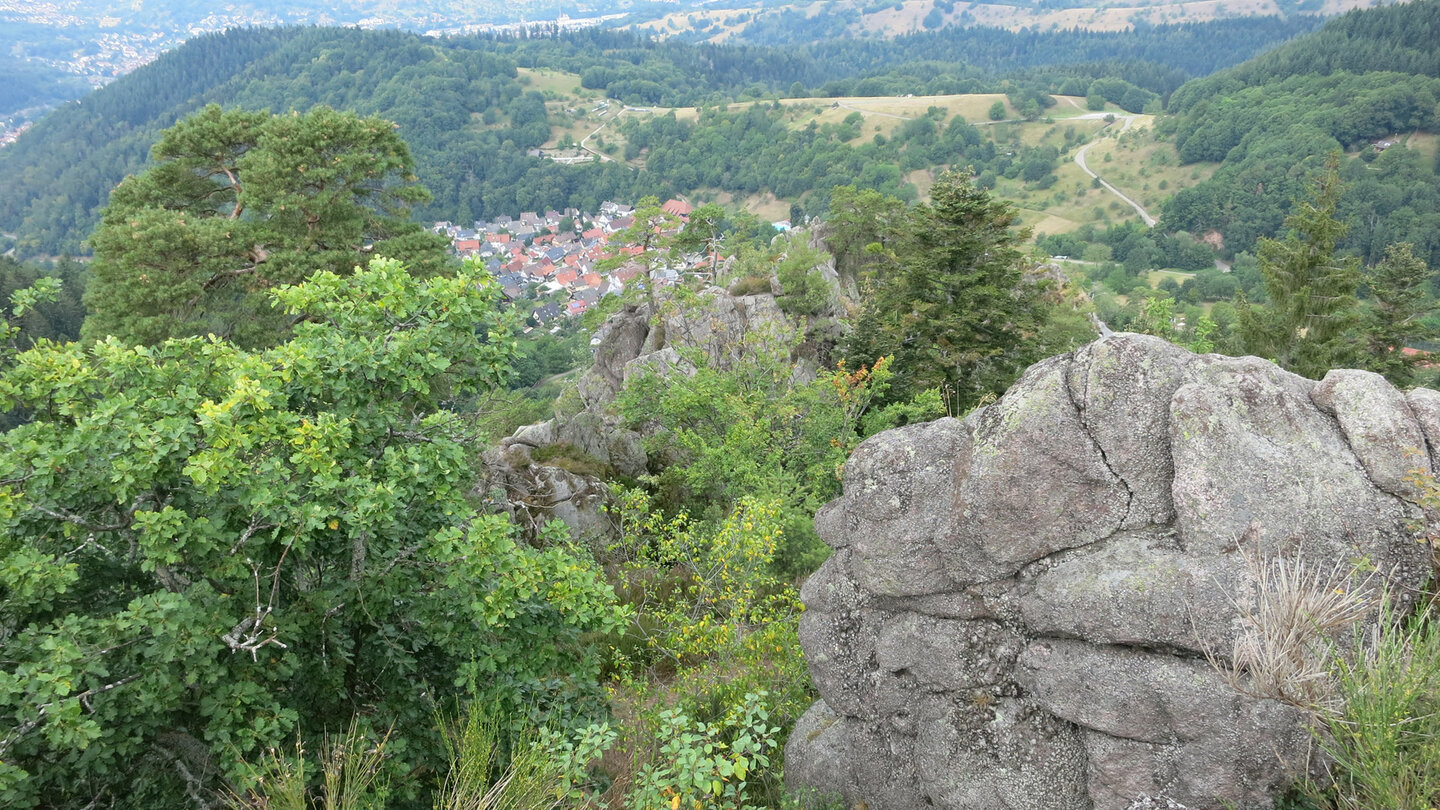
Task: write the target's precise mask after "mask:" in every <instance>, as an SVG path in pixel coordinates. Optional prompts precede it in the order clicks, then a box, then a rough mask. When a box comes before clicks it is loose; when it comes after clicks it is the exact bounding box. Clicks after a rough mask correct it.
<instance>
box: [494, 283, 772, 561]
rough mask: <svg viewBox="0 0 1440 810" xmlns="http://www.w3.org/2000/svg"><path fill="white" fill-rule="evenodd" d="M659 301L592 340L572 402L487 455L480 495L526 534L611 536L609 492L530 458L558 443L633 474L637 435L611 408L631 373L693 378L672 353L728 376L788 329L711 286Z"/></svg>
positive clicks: (640, 461)
mask: <svg viewBox="0 0 1440 810" xmlns="http://www.w3.org/2000/svg"><path fill="white" fill-rule="evenodd" d="M662 303H664V304H665V306H663V308H662V312H661V314H660V316H659V317H652V315H651V312H650V310H649V308H648V307H646V306H634V307H628V308H626V309H624V310H622V311H620V312H618V313H616V314H615V315H613V316H611V317H610V319H609V320H607V321H606V322H605V324H604V325H603V326H601V328H600V329H598V330H597V331H596V334H595V337H594V338H593V339H592V341H591V342H592V346H593V350H594V355H595V361H594V363H593V364H592V365H591V367H590V368H589V369H588V370H587V371H586V372H585V373H584V374H583V375H581V377H580V379H579V381H578V382H577V383H576V385H575V389H574V391H573V394H572V395H570V396H565V397H562V398H561V401H560V402H559V403H557V404H556V414H555V418H554V419H550V420H547V421H545V422H541V423H539V424H535V425H526V426H525V427H522V428H520V429H519V430H517V431H515V433H514V435H512V436H510V437H508V438H506V439H504V440H502V441H501V442H500V447H499V448H498V449H496V450H493V451H491V452H489V453H487V455H486V462H487V463H486V465H485V466H486V478H485V480H484V481H482V482H481V483H480V485H479V487H478V488H479V491H480V494H482V495H485V494H486V493H489V492H490V491H491V490H498V491H500V492H502V493H503V495H502V496H501V497H498V498H494V499H492V500H493V501H494V502H495V504H496V505H497V507H498V508H500V509H503V510H504V511H506V512H508V513H509V514H510V515H511V516H512V517H513V518H514V519H515V521H516V522H517V523H518V524H519V525H520V526H521V527H522V529H524V530H525V531H526V533H527V535H530V536H533V534H534V530H535V529H536V528H537V527H539V526H540V525H543V524H544V523H545V522H546V521H548V520H552V519H554V520H561V521H563V522H565V523H566V524H567V525H568V526H569V527H570V529H571V531H572V532H573V533H574V535H575V536H576V537H582V538H586V537H594V536H598V535H606V534H608V533H609V532H610V531H611V529H612V520H611V516H610V515H609V514H608V513H607V512H606V511H605V508H604V507H605V505H606V504H607V503H608V500H609V494H608V490H607V488H606V487H605V486H604V485H603V484H602V483H601V482H600V481H599V480H598V479H595V478H591V477H588V476H584V475H576V474H574V473H571V472H568V471H566V470H563V469H560V468H559V467H555V466H551V465H546V464H543V463H537V462H536V461H535V460H534V458H533V457H532V453H533V451H535V450H538V449H540V448H543V447H547V446H550V445H556V444H564V445H568V446H570V447H572V448H574V449H575V450H577V451H579V452H580V453H583V454H584V455H585V456H588V457H590V458H593V459H595V460H596V461H598V462H600V463H601V464H604V465H606V466H607V467H609V468H610V469H612V470H614V471H615V472H617V473H619V474H620V475H623V476H630V477H634V476H638V475H640V474H642V473H644V472H646V469H647V467H648V466H649V465H650V461H651V460H650V459H649V457H648V456H647V455H646V452H645V447H644V445H643V443H642V440H643V436H642V435H641V434H640V433H638V432H636V431H634V430H630V429H628V428H627V427H625V426H624V425H623V424H622V423H621V419H620V415H619V414H618V413H616V412H615V408H614V401H615V398H616V397H617V396H619V394H620V392H621V391H622V390H623V389H624V387H625V383H626V382H627V381H628V380H630V379H631V378H632V377H634V376H636V375H638V374H649V373H656V374H693V373H694V372H695V367H694V366H693V365H691V364H690V363H689V362H688V361H687V360H685V359H684V357H683V356H682V354H681V351H680V350H696V351H699V352H701V353H702V354H703V355H704V356H705V357H706V360H707V362H709V363H710V364H711V365H712V366H714V367H718V368H726V367H729V366H730V365H733V364H734V363H737V362H743V361H744V359H745V357H746V352H747V351H753V350H754V349H755V348H756V346H757V345H758V343H757V342H759V343H763V342H764V341H766V340H768V339H771V338H774V339H779V338H780V336H781V335H783V333H784V330H786V329H788V328H789V327H788V325H787V323H786V321H785V316H784V314H783V313H781V311H780V308H779V307H778V306H776V304H775V299H774V297H773V296H769V295H748V296H732V295H730V294H728V293H726V292H725V291H724V290H721V289H718V288H711V289H708V290H705V291H703V292H701V293H699V294H698V296H696V300H695V301H694V302H693V303H692V304H690V305H688V306H680V305H677V304H674V302H670V301H666V302H662Z"/></svg>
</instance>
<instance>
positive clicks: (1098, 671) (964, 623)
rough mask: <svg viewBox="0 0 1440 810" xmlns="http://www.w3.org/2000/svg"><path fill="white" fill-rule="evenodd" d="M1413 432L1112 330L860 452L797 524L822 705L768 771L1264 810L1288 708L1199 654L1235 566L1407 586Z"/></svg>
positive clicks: (1098, 800) (1292, 382) (978, 803)
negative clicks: (810, 570) (809, 516)
mask: <svg viewBox="0 0 1440 810" xmlns="http://www.w3.org/2000/svg"><path fill="white" fill-rule="evenodd" d="M1437 439H1440V395H1437V394H1435V393H1434V392H1428V391H1413V392H1410V393H1408V394H1402V393H1400V392H1397V391H1395V390H1394V389H1393V388H1391V387H1390V386H1389V385H1388V384H1387V383H1385V382H1384V380H1383V379H1380V378H1378V377H1376V376H1375V375H1370V374H1367V373H1365V372H1354V371H1335V372H1331V374H1330V375H1329V376H1327V377H1326V379H1325V380H1324V381H1322V382H1318V383H1317V382H1315V381H1312V380H1307V379H1304V378H1302V377H1298V376H1296V375H1294V374H1290V373H1288V372H1285V371H1283V370H1281V369H1279V368H1277V367H1276V366H1274V365H1273V364H1271V363H1268V362H1266V361H1263V360H1259V359H1257V358H1253V357H1250V358H1229V357H1221V356H1217V355H1203V356H1202V355H1194V354H1191V353H1189V352H1186V351H1185V350H1183V349H1180V348H1177V347H1175V346H1173V345H1171V344H1169V343H1166V342H1164V341H1162V340H1159V339H1157V338H1152V337H1146V336H1142V335H1129V334H1120V335H1113V336H1110V337H1107V338H1105V339H1102V340H1100V341H1096V342H1095V343H1092V344H1090V345H1088V346H1085V347H1083V348H1081V349H1079V350H1078V351H1076V352H1073V353H1071V354H1068V355H1064V356H1061V357H1057V358H1052V359H1050V360H1047V361H1044V362H1042V363H1040V364H1037V365H1036V366H1034V367H1032V368H1031V369H1030V370H1029V371H1027V372H1026V374H1025V375H1024V376H1023V377H1022V378H1021V379H1020V380H1019V381H1018V382H1017V383H1016V384H1015V385H1014V386H1012V388H1011V389H1010V391H1009V392H1007V393H1006V395H1005V396H1004V397H1002V398H1001V399H1000V400H999V401H998V402H996V403H995V404H993V405H991V406H989V407H987V408H984V409H981V410H979V411H976V412H974V413H972V414H970V415H969V416H967V417H966V418H965V419H963V420H956V419H942V420H939V421H936V422H931V423H928V424H922V425H911V426H907V427H904V428H900V429H897V430H893V431H888V432H886V433H882V434H880V435H877V436H874V437H872V438H871V439H869V440H867V441H866V442H865V443H863V444H862V445H861V446H860V447H859V448H858V449H857V450H856V451H855V454H854V455H853V456H852V458H851V460H850V462H849V463H848V464H847V465H846V469H845V480H844V494H843V495H842V496H841V497H840V498H838V499H837V500H835V501H833V502H831V503H830V504H828V505H826V506H825V507H824V508H823V509H822V510H821V511H820V513H819V514H818V515H817V517H816V528H817V531H818V532H819V534H820V536H821V537H822V538H823V539H824V540H825V541H826V542H827V543H828V544H829V545H830V546H832V547H833V548H835V549H836V551H835V553H834V554H833V555H832V557H831V558H830V560H829V561H827V562H826V563H825V565H824V566H822V567H821V569H820V570H819V571H818V572H817V573H816V574H814V575H813V576H812V577H811V578H810V579H809V581H807V582H806V583H805V586H804V588H803V589H802V594H801V595H802V598H803V599H804V600H805V602H806V613H805V615H804V616H803V618H802V620H801V627H800V640H801V644H802V646H803V648H804V650H805V654H806V656H807V659H808V661H809V664H810V670H811V674H812V677H813V680H814V682H815V685H816V688H817V689H818V690H819V692H820V695H821V697H822V700H821V701H819V702H817V703H816V704H815V706H814V707H813V708H812V709H811V711H810V712H809V713H808V714H807V715H806V716H805V718H804V719H803V720H802V721H801V723H800V724H799V726H797V728H796V730H795V732H794V733H793V734H792V735H791V737H790V742H789V744H788V747H787V750H786V772H787V779H788V780H789V781H790V783H791V785H792V786H794V787H809V788H813V789H815V790H816V791H818V792H819V793H821V794H827V793H828V794H834V793H838V794H841V795H842V796H843V797H844V798H845V801H846V803H847V805H848V806H852V807H853V806H860V805H861V804H862V803H863V804H864V805H865V806H868V807H872V808H885V809H886V810H911V808H914V809H915V810H921V808H943V809H944V810H994V809H995V808H1017V810H1018V808H1026V809H1027V810H1029V809H1030V808H1054V809H1055V810H1081V809H1082V808H1095V810H1126V809H1127V808H1131V807H1188V808H1192V809H1194V810H1198V808H1219V807H1221V806H1227V807H1236V808H1269V807H1271V806H1272V797H1273V796H1275V795H1277V794H1279V793H1280V792H1282V791H1283V790H1284V789H1285V788H1286V787H1287V786H1288V785H1289V784H1291V783H1292V782H1293V781H1294V780H1295V779H1296V778H1297V777H1299V776H1300V775H1302V774H1304V773H1305V767H1306V766H1305V762H1306V757H1307V753H1308V749H1309V747H1310V742H1311V741H1310V737H1309V733H1308V731H1307V730H1306V728H1305V726H1304V719H1303V716H1302V713H1301V712H1299V711H1298V710H1296V709H1294V708H1292V707H1289V706H1285V705H1282V704H1280V703H1278V702H1275V701H1272V700H1265V699H1258V698H1254V697H1247V696H1244V695H1241V694H1239V693H1237V692H1236V691H1235V690H1233V689H1231V688H1230V687H1229V686H1228V685H1227V684H1226V683H1225V680H1224V678H1222V677H1221V675H1220V674H1219V673H1217V672H1216V671H1215V669H1214V668H1213V667H1212V666H1211V664H1210V663H1209V662H1208V661H1207V660H1206V654H1207V652H1208V653H1211V654H1218V655H1220V656H1221V657H1222V658H1223V656H1224V654H1225V652H1226V651H1228V649H1229V645H1230V644H1231V643H1232V642H1233V641H1234V639H1235V637H1236V635H1237V634H1238V633H1240V632H1242V631H1243V629H1244V622H1243V616H1242V608H1243V606H1244V605H1245V604H1246V600H1250V599H1253V598H1254V591H1255V586H1254V581H1253V579H1254V573H1253V566H1252V565H1250V564H1249V563H1247V557H1248V558H1249V560H1250V561H1253V560H1257V559H1258V560H1264V559H1274V558H1276V557H1282V556H1283V557H1287V558H1291V559H1295V558H1301V559H1304V560H1306V561H1307V562H1310V563H1312V564H1314V565H1317V566H1320V567H1324V568H1329V567H1331V566H1335V565H1339V566H1341V567H1342V568H1345V567H1346V566H1350V567H1351V568H1365V569H1368V570H1374V571H1379V572H1382V573H1383V575H1384V577H1386V578H1388V579H1389V580H1390V584H1391V585H1403V586H1407V587H1411V588H1414V587H1418V586H1419V585H1420V584H1421V583H1422V582H1423V580H1424V578H1425V575H1426V573H1427V572H1428V559H1427V552H1426V550H1425V549H1424V548H1422V547H1420V546H1418V545H1417V544H1416V543H1415V542H1414V540H1413V539H1412V537H1411V535H1410V531H1409V521H1412V520H1413V519H1415V518H1416V517H1417V516H1418V514H1419V513H1418V511H1417V509H1416V507H1415V506H1414V504H1413V500H1414V495H1415V494H1416V493H1415V490H1414V485H1413V483H1408V482H1407V480H1406V479H1407V476H1408V475H1409V473H1410V471H1411V470H1421V471H1425V472H1428V471H1430V470H1432V469H1434V468H1433V466H1432V464H1433V455H1432V454H1433V447H1434V442H1435V441H1436V440H1437ZM1357 576H1358V575H1357Z"/></svg>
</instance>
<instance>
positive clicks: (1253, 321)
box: [1240, 154, 1360, 379]
mask: <svg viewBox="0 0 1440 810" xmlns="http://www.w3.org/2000/svg"><path fill="white" fill-rule="evenodd" d="M1339 160H1340V158H1339V155H1336V154H1332V155H1331V156H1330V158H1329V159H1328V160H1327V161H1326V165H1325V170H1324V171H1323V172H1321V174H1320V175H1319V176H1318V177H1317V178H1315V180H1314V181H1313V182H1312V183H1311V184H1310V193H1309V198H1308V199H1307V200H1305V201H1303V202H1301V203H1299V205H1298V207H1297V210H1296V211H1295V212H1294V213H1292V214H1291V215H1290V216H1289V217H1287V218H1286V219H1285V227H1286V228H1287V229H1288V230H1289V233H1288V234H1286V236H1285V238H1283V239H1268V238H1262V239H1261V240H1260V273H1261V275H1262V276H1263V277H1264V280H1265V294H1266V296H1268V298H1269V303H1268V304H1266V305H1265V306H1264V307H1263V308H1261V307H1257V306H1251V305H1245V304H1242V306H1241V307H1240V325H1241V333H1242V336H1243V339H1244V342H1245V348H1246V350H1247V351H1249V352H1252V353H1254V354H1258V355H1260V356H1262V357H1267V358H1270V359H1271V360H1274V361H1275V362H1276V363H1278V364H1279V365H1280V366H1282V367H1283V368H1286V369H1288V370H1290V371H1293V372H1295V373H1297V374H1301V375H1303V376H1306V377H1311V378H1314V379H1319V378H1320V377H1321V376H1323V375H1324V374H1325V372H1326V371H1328V370H1329V369H1331V368H1335V367H1337V366H1343V365H1345V364H1348V363H1350V362H1352V361H1353V360H1354V357H1355V351H1354V337H1353V327H1354V326H1355V325H1356V324H1357V322H1358V319H1359V314H1358V303H1359V302H1358V299H1357V298H1356V295H1355V291H1356V288H1357V287H1358V286H1359V282H1360V260H1359V259H1357V258H1354V257H1350V256H1337V255H1335V245H1336V243H1337V242H1339V241H1340V239H1341V238H1342V237H1344V236H1345V232H1346V231H1347V230H1348V226H1347V225H1345V223H1343V222H1341V221H1340V220H1339V219H1337V218H1336V214H1335V211H1336V206H1337V205H1338V203H1339V200H1340V190H1341V184H1340V173H1339Z"/></svg>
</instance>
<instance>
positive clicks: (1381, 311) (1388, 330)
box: [1363, 242, 1435, 386]
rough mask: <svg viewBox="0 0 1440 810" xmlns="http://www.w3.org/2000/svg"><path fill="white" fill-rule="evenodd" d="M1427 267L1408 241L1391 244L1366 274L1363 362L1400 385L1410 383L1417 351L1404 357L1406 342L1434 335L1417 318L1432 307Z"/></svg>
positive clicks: (1433, 331) (1413, 373) (1432, 330)
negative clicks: (1367, 303)
mask: <svg viewBox="0 0 1440 810" xmlns="http://www.w3.org/2000/svg"><path fill="white" fill-rule="evenodd" d="M1429 280H1430V268H1429V267H1427V266H1426V265H1425V261H1424V260H1423V259H1421V258H1420V257H1419V256H1416V255H1415V248H1414V246H1413V245H1411V244H1410V243H1409V242H1401V243H1399V244H1394V245H1390V246H1389V247H1387V248H1386V249H1385V258H1383V259H1382V260H1381V261H1380V263H1379V264H1377V265H1375V267H1374V268H1373V269H1371V270H1370V271H1369V272H1368V273H1366V279H1365V282H1366V286H1367V287H1369V290H1370V299H1371V304H1370V310H1369V312H1367V313H1366V315H1365V319H1364V323H1363V327H1364V328H1363V334H1364V344H1365V365H1366V367H1368V368H1369V369H1370V370H1371V371H1378V372H1380V373H1381V374H1384V375H1385V376H1386V377H1387V378H1389V380H1390V382H1392V383H1394V384H1396V385H1398V386H1405V385H1410V384H1411V383H1412V382H1413V380H1414V376H1415V364H1416V362H1417V361H1418V360H1419V355H1406V354H1405V352H1404V348H1405V345H1406V344H1407V343H1411V342H1414V341H1417V340H1424V339H1427V338H1431V337H1433V336H1434V334H1435V330H1434V329H1433V328H1430V327H1428V326H1427V325H1426V324H1425V323H1424V322H1423V321H1422V320H1421V319H1422V318H1423V317H1424V316H1425V315H1426V314H1428V313H1429V312H1431V311H1432V310H1433V309H1434V304H1433V301H1431V300H1430V297H1429V296H1428V295H1427V294H1426V291H1425V284H1426V282H1428V281H1429Z"/></svg>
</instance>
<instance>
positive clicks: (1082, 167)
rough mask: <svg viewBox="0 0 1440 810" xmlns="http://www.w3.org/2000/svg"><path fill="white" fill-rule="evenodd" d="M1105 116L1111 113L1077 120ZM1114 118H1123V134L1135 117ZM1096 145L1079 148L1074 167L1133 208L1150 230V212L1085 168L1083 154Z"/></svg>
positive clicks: (1092, 142) (1153, 224)
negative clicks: (1097, 181)
mask: <svg viewBox="0 0 1440 810" xmlns="http://www.w3.org/2000/svg"><path fill="white" fill-rule="evenodd" d="M1106 115H1111V113H1089V114H1087V115H1082V116H1079V118H1104V117H1105V116H1106ZM1115 117H1116V118H1117V119H1121V118H1123V119H1124V120H1125V126H1123V127H1121V128H1120V131H1121V132H1124V131H1125V130H1127V129H1129V128H1130V125H1131V124H1133V123H1135V116H1133V115H1126V116H1120V115H1117V116H1115ZM1070 120H1074V119H1070ZM1102 131H1103V130H1102ZM1096 143H1097V141H1091V142H1090V143H1087V144H1085V145H1084V146H1082V147H1080V149H1079V151H1077V152H1076V153H1075V165H1076V166H1079V167H1080V171H1083V172H1085V173H1086V174H1088V175H1090V176H1091V177H1093V178H1095V179H1096V180H1099V181H1100V185H1102V186H1104V187H1105V188H1106V189H1108V190H1109V191H1110V193H1111V194H1114V195H1115V196H1116V197H1119V198H1120V199H1121V200H1123V201H1125V203H1126V204H1127V205H1129V206H1130V207H1131V208H1134V209H1135V212H1136V213H1137V214H1139V215H1140V219H1142V220H1144V221H1145V225H1146V227H1150V228H1153V227H1155V218H1154V217H1152V216H1150V212H1148V211H1146V210H1145V209H1144V208H1142V207H1141V205H1140V203H1138V202H1135V201H1134V200H1132V199H1130V198H1129V197H1127V196H1125V193H1124V192H1122V191H1121V190H1120V189H1118V188H1115V187H1114V186H1112V185H1110V184H1109V183H1107V182H1106V181H1105V178H1103V177H1101V176H1100V175H1098V174H1096V173H1095V172H1092V171H1090V167H1089V166H1087V165H1085V153H1086V152H1088V151H1090V147H1092V146H1094V145H1095V144H1096Z"/></svg>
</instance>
